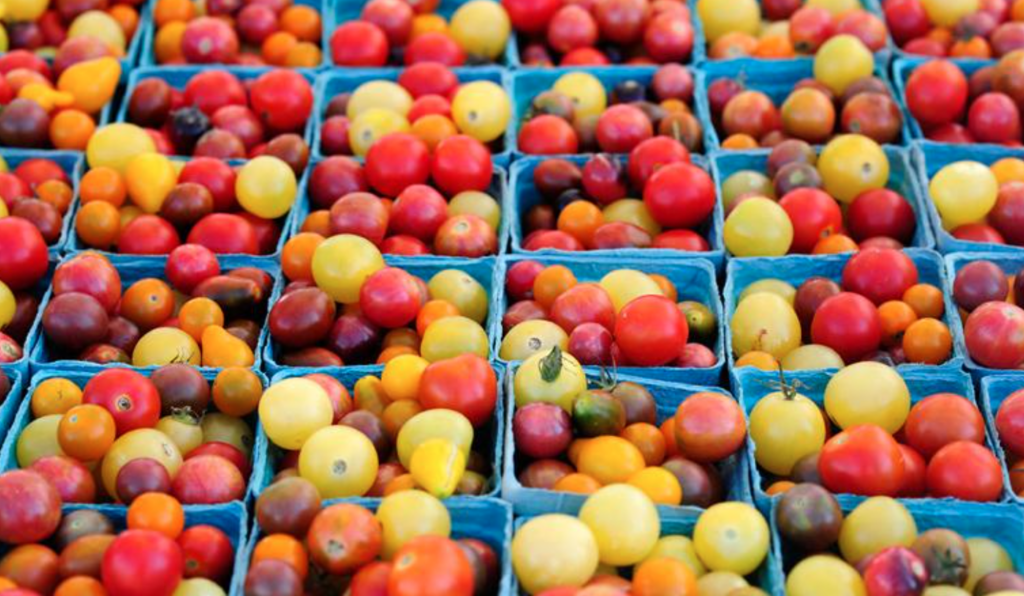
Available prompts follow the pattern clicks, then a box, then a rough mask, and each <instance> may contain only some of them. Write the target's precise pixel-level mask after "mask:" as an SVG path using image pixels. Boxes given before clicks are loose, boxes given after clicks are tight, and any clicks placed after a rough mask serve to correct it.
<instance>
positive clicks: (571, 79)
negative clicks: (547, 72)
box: [551, 71, 608, 119]
mask: <svg viewBox="0 0 1024 596" xmlns="http://www.w3.org/2000/svg"><path fill="white" fill-rule="evenodd" d="M551 88H552V89H553V90H554V91H558V92H559V93H562V94H564V95H567V96H568V97H569V99H571V100H572V103H573V107H574V108H575V109H574V111H573V113H574V114H575V115H576V118H577V119H582V118H588V117H590V116H600V115H601V113H602V112H604V109H605V108H606V107H607V106H608V94H607V93H606V92H605V89H604V85H602V84H601V81H600V80H598V78H597V77H595V76H594V75H592V74H590V73H588V72H580V71H574V72H569V73H566V74H564V75H562V76H560V77H558V80H557V81H555V84H554V85H552V86H551Z"/></svg>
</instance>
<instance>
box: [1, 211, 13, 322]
mask: <svg viewBox="0 0 1024 596" xmlns="http://www.w3.org/2000/svg"><path fill="white" fill-rule="evenodd" d="M3 204H4V202H3V201H0V205H3ZM16 309H17V299H16V298H15V297H14V292H12V291H11V289H10V288H9V287H7V284H5V283H4V282H3V281H0V329H3V328H4V327H6V326H7V324H8V323H10V322H11V320H13V319H14V312H15V310H16Z"/></svg>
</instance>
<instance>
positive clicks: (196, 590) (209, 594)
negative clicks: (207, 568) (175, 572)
mask: <svg viewBox="0 0 1024 596" xmlns="http://www.w3.org/2000/svg"><path fill="white" fill-rule="evenodd" d="M172 596H225V593H224V589H223V588H221V587H220V586H218V585H217V584H216V583H214V582H212V581H210V580H208V579H206V578H202V577H195V578H192V579H186V580H183V581H182V582H181V583H180V584H178V587H177V588H175V589H174V594H173V595H172Z"/></svg>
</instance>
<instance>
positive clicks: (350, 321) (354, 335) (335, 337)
mask: <svg viewBox="0 0 1024 596" xmlns="http://www.w3.org/2000/svg"><path fill="white" fill-rule="evenodd" d="M380 341H381V334H380V330H379V329H378V328H377V326H376V325H374V324H373V323H371V322H370V320H369V319H367V318H366V317H363V316H360V315H350V314H343V315H341V316H340V317H338V319H337V320H336V321H335V322H334V326H333V327H331V332H330V334H329V335H328V337H327V344H326V346H327V348H329V349H330V350H331V351H332V352H334V353H335V354H337V355H338V356H340V357H341V359H342V360H343V361H344V362H345V364H360V363H366V362H372V361H374V360H375V359H376V357H377V351H378V348H379V346H380Z"/></svg>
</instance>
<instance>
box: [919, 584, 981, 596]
mask: <svg viewBox="0 0 1024 596" xmlns="http://www.w3.org/2000/svg"><path fill="white" fill-rule="evenodd" d="M921 596H971V594H970V592H968V591H966V590H964V589H963V588H957V587H954V586H928V587H927V588H925V591H924V594H922V595H921Z"/></svg>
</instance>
